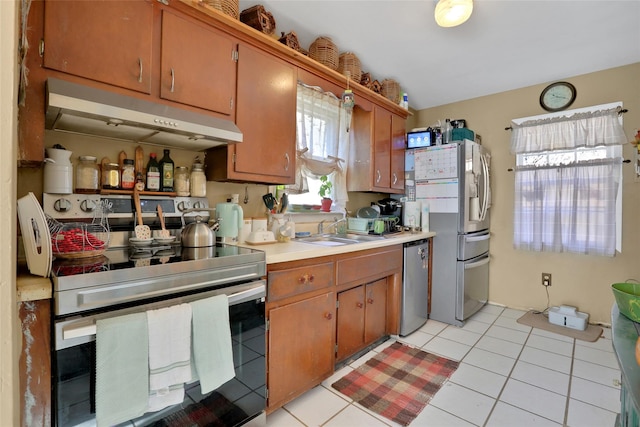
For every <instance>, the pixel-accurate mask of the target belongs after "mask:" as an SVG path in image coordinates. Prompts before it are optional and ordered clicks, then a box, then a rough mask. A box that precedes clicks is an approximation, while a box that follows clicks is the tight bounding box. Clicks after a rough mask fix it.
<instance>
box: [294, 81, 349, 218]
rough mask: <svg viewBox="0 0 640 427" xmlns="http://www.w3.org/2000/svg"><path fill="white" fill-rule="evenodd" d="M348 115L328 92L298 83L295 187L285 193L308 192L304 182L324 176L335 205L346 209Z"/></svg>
mask: <svg viewBox="0 0 640 427" xmlns="http://www.w3.org/2000/svg"><path fill="white" fill-rule="evenodd" d="M350 122H351V112H350V110H349V109H346V108H342V101H341V100H340V99H338V98H337V97H336V96H335V95H333V94H332V93H330V92H323V91H322V90H321V89H320V88H317V87H310V86H307V85H304V84H302V83H298V100H297V143H296V150H297V157H296V160H297V161H296V183H295V184H294V185H289V186H287V188H288V191H289V192H291V193H293V194H296V193H298V194H299V193H304V192H307V191H308V189H309V187H308V185H307V178H312V179H319V178H320V177H321V176H322V175H327V176H329V177H330V179H331V180H332V181H333V184H334V185H333V194H332V195H331V198H332V199H333V200H334V204H335V205H338V206H345V205H346V202H347V201H348V195H347V182H346V177H347V162H348V160H349V158H348V156H349V126H350Z"/></svg>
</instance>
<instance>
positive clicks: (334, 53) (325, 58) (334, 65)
mask: <svg viewBox="0 0 640 427" xmlns="http://www.w3.org/2000/svg"><path fill="white" fill-rule="evenodd" d="M309 58H311V59H314V60H316V61H318V62H319V63H321V64H323V65H326V66H327V67H329V68H331V69H332V70H337V69H338V47H337V46H336V45H335V43H334V42H333V41H331V39H330V38H329V37H318V38H317V39H315V40H314V41H313V43H311V46H309Z"/></svg>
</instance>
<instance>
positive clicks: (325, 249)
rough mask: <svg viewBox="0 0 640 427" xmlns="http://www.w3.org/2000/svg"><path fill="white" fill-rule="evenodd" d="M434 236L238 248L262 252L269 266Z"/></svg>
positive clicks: (431, 233) (409, 235) (416, 235)
mask: <svg viewBox="0 0 640 427" xmlns="http://www.w3.org/2000/svg"><path fill="white" fill-rule="evenodd" d="M435 235H436V233H434V232H433V231H428V232H420V233H409V232H404V233H399V234H395V235H392V236H388V237H387V238H386V239H384V240H374V241H371V242H361V243H354V244H350V245H341V246H321V245H314V244H311V243H303V242H296V241H295V239H292V240H291V241H289V242H283V243H270V244H260V245H251V244H248V243H245V244H241V245H240V246H245V247H248V248H252V249H258V250H261V251H264V252H265V255H266V259H267V265H269V264H275V263H279V262H288V261H297V260H301V259H309V258H315V257H321V256H327V255H337V254H344V253H349V252H357V251H363V250H366V249H374V248H382V247H385V246H393V245H398V244H403V243H406V242H413V241H415V240H421V239H427V238H429V237H433V236H435Z"/></svg>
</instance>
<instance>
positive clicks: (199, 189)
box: [191, 161, 207, 197]
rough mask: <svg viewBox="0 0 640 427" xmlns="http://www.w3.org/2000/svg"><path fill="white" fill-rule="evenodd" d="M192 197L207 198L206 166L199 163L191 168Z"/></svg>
mask: <svg viewBox="0 0 640 427" xmlns="http://www.w3.org/2000/svg"><path fill="white" fill-rule="evenodd" d="M191 196H192V197H206V196H207V178H206V176H205V175H204V165H203V164H202V163H200V162H199V161H196V162H195V163H194V164H193V166H192V167H191Z"/></svg>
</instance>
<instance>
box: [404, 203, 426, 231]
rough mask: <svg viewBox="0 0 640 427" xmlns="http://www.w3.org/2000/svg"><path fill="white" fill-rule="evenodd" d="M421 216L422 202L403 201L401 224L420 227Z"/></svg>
mask: <svg viewBox="0 0 640 427" xmlns="http://www.w3.org/2000/svg"><path fill="white" fill-rule="evenodd" d="M421 217H422V202H404V206H403V207H402V225H404V226H405V227H411V228H416V227H420V224H421V222H422V221H421Z"/></svg>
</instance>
